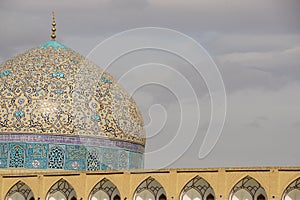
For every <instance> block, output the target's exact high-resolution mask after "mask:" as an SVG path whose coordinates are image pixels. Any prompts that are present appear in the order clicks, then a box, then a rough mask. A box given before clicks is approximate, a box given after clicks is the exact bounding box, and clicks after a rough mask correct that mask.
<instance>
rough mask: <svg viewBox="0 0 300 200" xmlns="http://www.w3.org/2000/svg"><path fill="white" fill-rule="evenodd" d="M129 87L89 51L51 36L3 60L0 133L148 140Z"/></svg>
mask: <svg viewBox="0 0 300 200" xmlns="http://www.w3.org/2000/svg"><path fill="white" fill-rule="evenodd" d="M143 126H144V124H143V119H142V116H141V113H140V112H139V110H138V108H137V106H136V104H135V102H134V100H133V99H132V98H131V97H130V96H129V95H128V94H127V92H126V91H125V90H124V89H123V88H122V87H121V86H120V85H119V84H118V83H117V82H116V81H115V80H114V79H113V77H111V76H110V75H109V74H107V73H106V72H104V71H103V70H101V69H100V68H99V67H97V66H96V65H94V64H93V63H91V62H90V61H88V60H87V59H85V58H84V57H83V56H81V55H79V54H78V53H76V52H74V51H73V50H71V49H69V48H67V47H65V46H64V45H62V44H60V43H58V42H56V41H50V42H47V43H45V44H43V45H41V46H39V47H37V48H34V49H31V50H29V51H26V52H25V53H22V54H19V55H18V56H16V57H14V58H12V59H10V60H7V61H5V62H4V63H2V64H1V65H0V132H1V133H7V134H10V133H33V134H50V135H51V134H54V135H55V134H56V135H57V134H59V135H73V136H92V137H99V138H107V139H114V140H120V141H129V142H133V143H137V144H141V145H143V146H144V145H145V131H144V127H143Z"/></svg>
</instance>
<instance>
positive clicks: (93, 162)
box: [86, 151, 100, 171]
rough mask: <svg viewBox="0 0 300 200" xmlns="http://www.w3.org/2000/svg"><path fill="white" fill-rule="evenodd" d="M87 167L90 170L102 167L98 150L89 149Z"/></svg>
mask: <svg viewBox="0 0 300 200" xmlns="http://www.w3.org/2000/svg"><path fill="white" fill-rule="evenodd" d="M86 163H87V166H86V169H87V170H90V171H95V170H99V169H100V161H99V158H98V154H97V152H96V151H91V152H90V151H89V152H88V154H87V158H86Z"/></svg>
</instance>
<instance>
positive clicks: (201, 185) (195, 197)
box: [180, 176, 215, 200]
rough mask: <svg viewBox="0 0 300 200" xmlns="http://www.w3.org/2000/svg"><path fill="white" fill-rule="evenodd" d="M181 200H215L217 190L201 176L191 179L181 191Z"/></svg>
mask: <svg viewBox="0 0 300 200" xmlns="http://www.w3.org/2000/svg"><path fill="white" fill-rule="evenodd" d="M180 199H181V200H214V199H215V192H214V190H213V188H212V187H211V185H210V184H209V183H208V182H207V181H206V180H205V179H203V178H201V177H200V176H196V177H194V178H193V179H191V180H190V181H189V182H188V183H187V184H186V185H185V186H184V187H183V189H182V190H181V192H180Z"/></svg>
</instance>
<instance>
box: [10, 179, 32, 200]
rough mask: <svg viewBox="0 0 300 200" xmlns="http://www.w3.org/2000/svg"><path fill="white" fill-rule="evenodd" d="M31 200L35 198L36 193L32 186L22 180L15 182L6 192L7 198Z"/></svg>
mask: <svg viewBox="0 0 300 200" xmlns="http://www.w3.org/2000/svg"><path fill="white" fill-rule="evenodd" d="M19 199H23V200H31V199H34V195H33V192H32V190H31V189H30V187H29V186H28V185H27V184H26V183H24V182H22V181H18V182H17V183H16V184H14V185H13V186H12V187H11V188H10V189H9V191H8V192H7V194H6V197H5V200H19Z"/></svg>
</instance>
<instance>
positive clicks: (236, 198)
mask: <svg viewBox="0 0 300 200" xmlns="http://www.w3.org/2000/svg"><path fill="white" fill-rule="evenodd" d="M263 199H264V200H267V193H266V191H265V189H264V188H263V187H262V186H261V184H260V183H259V182H258V181H257V180H255V179H254V178H252V177H250V176H246V177H245V178H243V179H241V180H240V181H239V182H238V183H237V184H236V185H235V186H234V187H233V188H232V190H231V192H230V195H229V200H263Z"/></svg>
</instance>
